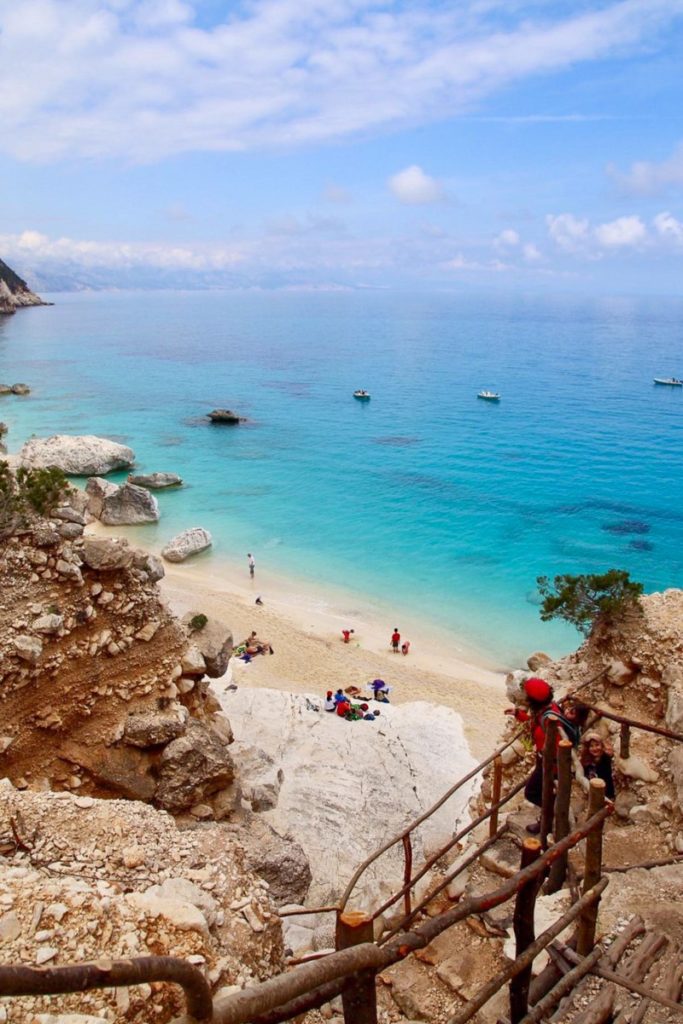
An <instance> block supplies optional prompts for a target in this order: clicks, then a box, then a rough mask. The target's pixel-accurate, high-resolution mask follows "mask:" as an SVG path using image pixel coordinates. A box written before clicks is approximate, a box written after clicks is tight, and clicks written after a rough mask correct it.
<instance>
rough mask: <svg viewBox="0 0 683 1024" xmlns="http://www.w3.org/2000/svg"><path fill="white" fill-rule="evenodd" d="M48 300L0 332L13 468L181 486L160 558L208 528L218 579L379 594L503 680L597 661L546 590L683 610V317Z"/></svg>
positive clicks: (632, 311) (547, 303)
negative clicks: (564, 581) (639, 590)
mask: <svg viewBox="0 0 683 1024" xmlns="http://www.w3.org/2000/svg"><path fill="white" fill-rule="evenodd" d="M49 298H51V299H52V300H53V301H54V302H55V305H54V306H51V307H44V308H37V309H29V310H23V311H20V312H18V313H17V314H16V315H15V316H13V317H0V381H2V382H8V383H14V382H15V381H26V382H27V383H29V384H30V385H31V387H32V389H33V393H32V394H31V396H30V397H28V398H24V399H21V398H18V397H15V396H11V397H5V398H0V419H2V420H4V421H5V422H6V423H7V424H8V425H9V427H10V434H9V438H8V442H9V449H10V451H15V450H17V449H18V448H19V446H20V444H21V443H22V442H23V440H25V439H26V438H27V437H29V436H30V435H31V434H36V435H38V436H46V435H49V434H54V433H71V434H77V433H94V434H100V435H106V436H109V437H113V438H115V439H118V440H121V441H124V442H125V443H127V444H129V445H130V446H131V447H132V448H134V450H135V452H136V454H137V459H138V464H139V466H140V468H141V469H142V470H144V471H154V470H165V471H172V472H178V473H180V474H181V476H182V477H183V478H184V479H185V480H186V482H187V486H186V487H185V488H184V489H182V490H180V491H176V492H168V493H164V492H157V493H158V497H159V501H160V505H161V508H162V520H161V522H160V523H159V524H158V526H150V527H149V528H145V536H149V539H150V544H153V545H158V544H161V543H162V542H164V541H165V540H166V539H167V538H169V537H171V536H172V535H173V534H174V533H176V532H178V531H179V530H180V529H183V528H185V527H187V526H194V525H201V526H204V527H206V528H208V529H209V530H211V532H212V533H213V535H214V549H213V555H211V556H209V557H214V558H216V557H222V558H226V559H233V560H234V561H236V562H237V561H240V562H242V563H244V564H245V565H246V557H245V555H246V552H247V551H253V552H254V554H255V556H256V559H257V564H258V565H259V566H264V565H268V566H270V567H272V569H273V570H277V571H279V572H281V573H283V574H293V575H295V576H297V577H299V578H302V579H304V580H306V579H308V580H310V581H312V582H314V583H316V584H320V583H325V582H328V583H329V582H334V583H335V584H338V585H341V586H343V587H345V588H349V589H350V590H351V591H355V592H357V593H358V594H359V595H372V597H373V598H374V599H375V600H376V601H377V602H379V603H381V604H383V605H386V606H387V607H389V608H391V609H392V619H394V618H395V619H396V621H397V622H399V623H400V621H401V613H402V612H403V613H404V614H407V612H408V611H410V612H411V613H418V614H419V615H420V616H421V617H422V618H423V619H429V620H430V621H431V622H432V623H433V624H434V625H435V626H439V627H446V628H447V629H449V630H451V631H452V632H453V634H454V635H456V636H458V637H461V638H463V639H464V640H465V641H466V644H467V646H468V647H469V648H470V649H473V650H474V651H479V652H482V657H483V658H484V659H485V660H486V661H487V662H488V663H489V664H491V663H492V661H493V664H494V665H496V666H502V667H503V666H504V667H510V666H511V665H516V664H519V663H520V662H521V660H522V659H523V657H524V656H526V655H527V654H528V653H529V652H530V651H531V650H534V649H538V648H541V649H544V650H549V651H550V652H551V653H555V654H559V653H563V652H565V651H568V650H570V649H572V648H573V647H574V646H575V645H576V640H577V636H576V635H575V634H574V633H573V631H571V630H570V629H569V628H568V627H567V628H565V627H563V626H561V625H559V624H544V623H541V621H540V619H539V616H538V599H537V591H536V584H535V580H536V577H537V576H538V575H540V574H546V575H550V576H552V575H554V574H556V573H560V572H584V571H601V570H605V569H608V568H611V567H613V566H614V567H619V568H626V569H628V570H630V571H631V573H632V575H633V577H634V578H635V579H638V580H640V581H642V582H643V583H644V584H645V587H646V590H660V589H664V588H666V587H672V586H681V585H683V472H682V467H683V459H682V455H683V389H673V388H671V389H669V388H662V387H655V386H654V385H653V384H652V378H653V377H654V376H670V375H674V376H678V377H681V376H683V301H682V300H679V299H646V300H636V299H630V298H609V299H608V298H605V299H602V300H599V299H598V300H596V299H586V300H582V299H578V298H576V297H571V296H562V297H555V298H554V297H543V298H538V297H529V296H523V295H521V296H515V297H507V298H506V297H502V298H501V297H485V296H470V297H463V296H452V295H431V296H425V295H418V296H409V295H396V294H390V293H385V294H378V293H375V292H373V293H366V294H364V293H361V294H358V293H326V294H308V293H273V294H268V293H262V292H254V293H238V294H233V293H228V292H202V293H198V292H187V293H179V292H154V293H84V294H59V295H53V296H49ZM358 387H364V388H367V389H368V390H369V391H370V392H371V393H372V399H371V401H370V402H368V403H360V402H357V401H354V399H353V398H352V392H353V390H354V389H355V388H358ZM481 388H492V389H495V390H497V391H499V392H500V393H501V395H502V401H501V402H500V403H499V404H498V405H494V404H489V403H487V402H483V401H481V400H477V398H476V395H477V392H478V391H479V390H480V389H481ZM217 406H227V407H230V408H234V409H237V410H238V411H239V412H241V413H242V414H244V415H245V416H247V417H248V418H249V422H248V423H247V424H244V425H242V426H240V427H237V428H229V427H216V426H211V425H210V424H208V423H207V422H206V421H205V420H204V419H203V415H204V414H205V413H206V412H208V411H209V410H210V409H213V408H215V407H217ZM123 475H124V474H120V475H119V476H120V478H121V479H122V478H123ZM114 479H116V478H115V477H114ZM202 557H206V556H202ZM349 612H350V614H351V613H352V608H350V609H349ZM393 625H394V622H393V621H390V622H387V626H388V628H389V627H391V626H393Z"/></svg>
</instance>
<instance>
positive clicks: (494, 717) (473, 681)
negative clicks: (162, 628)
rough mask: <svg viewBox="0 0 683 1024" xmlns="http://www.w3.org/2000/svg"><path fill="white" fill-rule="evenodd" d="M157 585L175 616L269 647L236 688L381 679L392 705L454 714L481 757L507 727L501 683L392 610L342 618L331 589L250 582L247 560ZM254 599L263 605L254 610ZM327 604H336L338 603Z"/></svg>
mask: <svg viewBox="0 0 683 1024" xmlns="http://www.w3.org/2000/svg"><path fill="white" fill-rule="evenodd" d="M160 586H161V591H162V594H163V595H164V597H165V599H166V600H167V602H168V603H169V605H170V606H171V608H172V609H173V611H174V612H176V614H184V613H185V612H186V611H190V610H192V611H194V612H203V613H204V614H205V615H212V616H217V617H218V618H221V619H223V620H224V621H225V622H227V623H229V625H230V626H231V628H232V630H233V635H234V639H235V643H239V642H240V641H241V640H243V639H244V638H245V637H247V636H248V635H249V633H250V632H251V631H252V630H256V631H257V633H258V636H259V638H260V639H262V640H266V641H268V642H270V644H272V646H273V649H274V651H275V654H274V655H261V656H259V657H256V658H254V659H253V660H252V662H251V663H250V664H248V665H246V664H244V663H243V662H241V661H239V660H236V659H233V662H232V664H233V675H234V680H235V682H236V683H238V685H240V686H242V685H243V686H252V687H270V688H274V689H279V690H285V691H287V692H292V693H317V694H320V695H324V693H325V691H326V690H336V689H337V688H338V687H343V688H345V687H347V686H349V685H352V684H353V685H356V686H359V687H361V688H362V689H363V692H366V693H367V692H368V690H367V684H368V683H369V682H370V680H372V679H375V678H377V677H379V678H382V679H384V680H385V681H386V682H388V683H389V685H390V686H391V687H392V690H391V701H392V703H398V704H402V703H406V702H407V701H414V700H421V701H431V702H433V703H435V704H443V705H445V706H446V707H450V708H452V709H454V710H455V711H457V712H459V713H460V714H461V715H462V717H463V722H464V726H465V734H466V736H467V740H468V743H469V745H470V748H471V750H472V753H473V754H474V756H475V757H477V758H481V757H485V756H486V755H487V754H488V753H490V751H491V747H492V745H493V742H494V740H495V739H496V737H497V736H498V734H499V733H500V731H501V730H502V728H503V724H504V720H503V714H502V712H503V708H504V707H505V703H506V702H505V696H504V677H503V676H502V675H501V674H500V673H495V672H492V671H490V670H489V669H486V668H484V667H480V666H477V665H473V664H470V663H468V662H466V661H464V660H463V659H462V650H461V648H460V647H459V645H458V644H457V641H456V640H455V639H453V640H452V641H451V642H449V638H448V637H447V636H445V635H444V634H439V633H438V632H437V631H430V632H429V635H427V633H426V632H425V627H424V625H423V624H418V623H417V622H415V623H412V624H411V623H410V622H408V623H406V622H400V623H394V621H393V620H392V618H391V613H390V612H389V611H386V612H383V611H382V609H379V608H372V607H366V608H359V604H358V601H357V600H354V602H353V606H354V609H355V614H354V616H353V617H349V615H348V614H345V613H344V611H343V608H344V607H345V606H346V607H348V606H349V601H348V596H349V595H345V594H343V593H342V592H340V591H337V592H334V591H333V589H332V588H330V590H329V591H327V592H326V594H325V595H324V596H323V595H322V594H321V593H317V592H316V591H315V590H314V589H312V588H307V589H306V590H304V589H302V587H301V585H299V584H298V583H293V581H291V580H287V579H284V578H282V577H275V576H274V575H273V574H271V573H269V572H264V571H263V570H262V569H261V568H260V567H259V566H257V576H256V579H254V580H253V581H252V580H251V579H250V578H249V574H248V569H247V565H246V558H245V561H244V567H243V568H241V569H238V568H236V567H234V566H230V565H226V564H224V563H221V564H220V565H219V564H216V563H215V562H214V561H213V560H212V559H211V558H210V557H209V558H206V557H203V558H201V559H200V560H199V561H195V562H194V563H193V562H187V563H184V564H182V565H168V564H167V565H166V578H165V579H164V580H163V581H162V582H161V584H160ZM257 595H260V596H261V597H262V599H263V601H264V604H263V606H262V607H261V606H258V605H255V603H254V601H255V598H256V596H257ZM330 596H331V597H332V598H333V600H334V599H335V598H336V601H335V603H334V604H332V603H330V600H329V597H330ZM394 625H398V626H399V629H400V630H401V633H402V635H403V636H404V637H407V638H409V639H410V641H411V647H410V653H409V655H408V656H407V657H403V655H401V654H394V653H393V651H392V650H391V648H390V644H389V637H390V635H391V632H392V630H393V626H394ZM411 625H412V626H413V627H414V628H412V629H411V628H410V627H411ZM343 628H353V629H354V630H355V632H354V635H353V636H352V638H351V642H350V643H349V644H345V643H344V642H343V640H342V635H341V630H342V629H343ZM416 630H418V632H416Z"/></svg>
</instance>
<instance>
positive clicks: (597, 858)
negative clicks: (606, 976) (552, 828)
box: [576, 779, 605, 956]
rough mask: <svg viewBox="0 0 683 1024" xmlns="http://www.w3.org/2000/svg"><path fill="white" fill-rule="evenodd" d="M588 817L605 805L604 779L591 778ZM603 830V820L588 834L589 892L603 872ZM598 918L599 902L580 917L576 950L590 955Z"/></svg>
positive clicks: (586, 869)
mask: <svg viewBox="0 0 683 1024" xmlns="http://www.w3.org/2000/svg"><path fill="white" fill-rule="evenodd" d="M588 793H589V795H588V817H589V818H592V817H593V815H594V814H597V812H598V811H600V810H601V809H602V808H603V807H604V805H605V783H604V781H603V780H602V779H591V781H590V788H589V791H588ZM602 830H603V822H602V821H601V822H600V824H599V825H598V826H597V828H594V829H593V831H592V832H589V834H588V835H587V836H586V861H585V864H584V874H583V891H584V892H588V890H589V889H592V888H593V886H594V885H595V884H596V882H598V881H599V880H600V876H601V874H602ZM597 919H598V904H597V903H594V904H593V905H592V906H590V907H587V908H586V910H585V911H584V912H583V913H582V914H581V917H580V918H579V923H578V927H577V930H576V952H577V953H578V955H579V956H588V954H589V953H591V952H592V950H593V946H594V944H595V925H596V923H597Z"/></svg>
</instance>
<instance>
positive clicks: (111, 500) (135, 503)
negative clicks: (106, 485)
mask: <svg viewBox="0 0 683 1024" xmlns="http://www.w3.org/2000/svg"><path fill="white" fill-rule="evenodd" d="M100 520H101V521H102V522H103V523H104V524H105V525H106V526H135V525H137V524H139V523H156V522H158V520H159V503H158V502H157V500H156V498H155V497H154V495H153V494H150V493H149V491H147V490H145V488H144V487H136V486H135V484H123V485H122V486H121V487H117V488H116V492H115V493H114V494H108V495H107V496H106V497H105V498H104V500H103V502H102V511H101V512H100Z"/></svg>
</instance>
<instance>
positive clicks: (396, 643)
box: [391, 626, 401, 654]
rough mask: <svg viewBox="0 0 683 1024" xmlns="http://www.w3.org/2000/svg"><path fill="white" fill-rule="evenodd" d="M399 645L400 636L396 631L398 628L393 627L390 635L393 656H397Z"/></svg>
mask: <svg viewBox="0 0 683 1024" xmlns="http://www.w3.org/2000/svg"><path fill="white" fill-rule="evenodd" d="M400 643H401V634H400V633H399V631H398V626H394V632H393V633H392V634H391V646H392V648H393V651H394V654H398V648H399V644H400Z"/></svg>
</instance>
